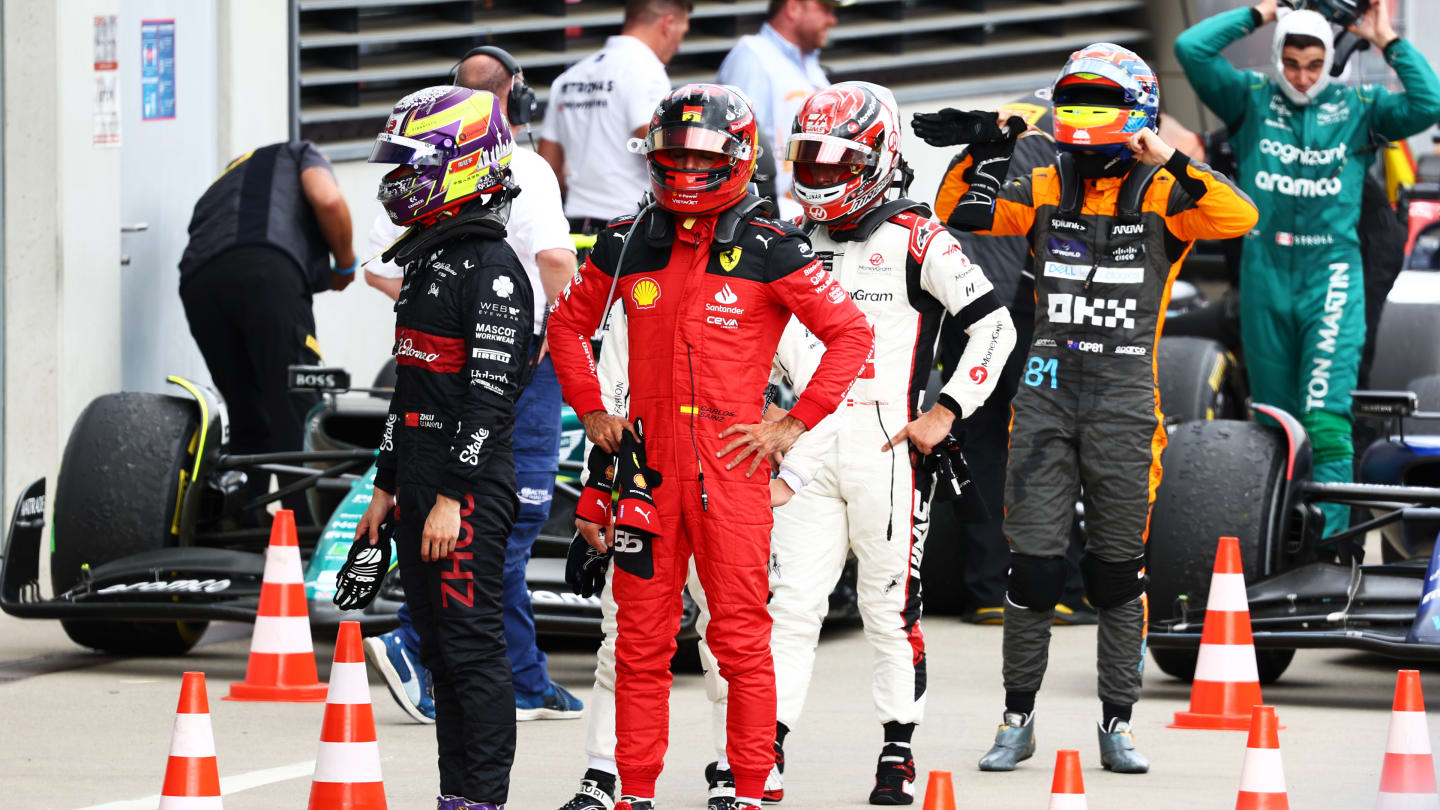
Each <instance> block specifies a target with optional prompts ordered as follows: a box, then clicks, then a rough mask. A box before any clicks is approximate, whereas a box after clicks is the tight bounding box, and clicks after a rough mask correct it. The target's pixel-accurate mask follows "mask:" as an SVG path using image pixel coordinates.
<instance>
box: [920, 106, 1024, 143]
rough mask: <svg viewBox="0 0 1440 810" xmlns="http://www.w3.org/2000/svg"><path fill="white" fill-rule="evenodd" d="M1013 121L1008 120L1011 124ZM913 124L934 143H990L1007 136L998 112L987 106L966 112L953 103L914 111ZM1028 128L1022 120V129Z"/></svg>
mask: <svg viewBox="0 0 1440 810" xmlns="http://www.w3.org/2000/svg"><path fill="white" fill-rule="evenodd" d="M1013 121H1014V119H1013V118H1012V119H1011V121H1007V122H1006V126H1010V125H1011V123H1012V122H1013ZM910 128H911V129H912V130H914V131H915V134H916V135H918V136H919V137H920V140H922V141H924V142H925V143H928V144H930V145H931V146H959V145H960V144H962V143H987V142H994V141H1002V140H1004V139H1005V137H1006V132H1005V130H1003V129H1001V128H1000V122H999V121H998V120H996V118H995V113H994V112H991V111H988V110H970V111H969V112H965V111H963V110H957V109H955V108H953V107H946V108H945V109H943V110H941V111H940V112H933V113H915V114H914V115H913V116H911V118H910ZM1024 130H1025V123H1024V122H1023V121H1022V122H1021V123H1020V131H1019V132H1016V133H1015V135H1016V137H1019V134H1020V132H1023V131H1024Z"/></svg>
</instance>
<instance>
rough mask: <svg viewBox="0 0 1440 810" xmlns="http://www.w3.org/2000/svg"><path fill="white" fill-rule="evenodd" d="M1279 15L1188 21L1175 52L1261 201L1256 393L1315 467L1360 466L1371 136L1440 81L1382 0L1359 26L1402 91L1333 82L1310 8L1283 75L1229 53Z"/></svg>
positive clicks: (1244, 300) (1254, 254)
mask: <svg viewBox="0 0 1440 810" xmlns="http://www.w3.org/2000/svg"><path fill="white" fill-rule="evenodd" d="M1275 19H1276V0H1264V2H1261V3H1260V4H1259V5H1257V6H1255V7H1254V8H1240V9H1234V10H1232V11H1227V12H1224V13H1223V14H1217V15H1215V16H1214V17H1211V18H1210V19H1208V20H1204V21H1202V22H1200V23H1199V24H1197V25H1195V26H1193V27H1192V28H1190V29H1189V30H1187V31H1185V32H1184V33H1182V34H1181V35H1180V36H1179V38H1177V39H1176V40H1175V55H1176V57H1177V58H1178V59H1179V60H1180V64H1181V66H1182V67H1183V68H1184V70H1185V75H1186V77H1187V78H1188V79H1189V80H1190V83H1191V84H1192V85H1193V86H1194V88H1195V92H1196V93H1197V94H1198V95H1199V96H1200V99H1201V100H1202V101H1204V102H1205V104H1206V106H1208V107H1209V108H1210V109H1211V110H1212V111H1214V112H1215V114H1216V115H1218V116H1219V117H1220V119H1221V120H1223V121H1224V122H1225V125H1226V126H1227V127H1228V128H1229V131H1230V143H1231V146H1232V147H1233V149H1234V152H1235V160H1236V163H1237V165H1238V167H1239V171H1238V172H1237V173H1236V176H1235V179H1236V182H1238V183H1239V185H1240V187H1241V188H1242V189H1243V190H1244V191H1245V193H1246V194H1248V195H1250V198H1251V199H1253V200H1254V201H1255V203H1256V205H1257V207H1258V208H1259V209H1260V222H1259V224H1258V225H1257V226H1256V228H1255V230H1254V231H1252V232H1251V233H1250V235H1249V236H1248V237H1247V238H1246V240H1245V246H1244V251H1243V255H1242V259H1241V272H1240V328H1241V334H1242V340H1243V343H1244V346H1245V363H1246V369H1247V371H1248V374H1249V378H1250V391H1251V396H1252V398H1253V399H1254V401H1256V402H1264V403H1267V404H1270V405H1276V406H1279V407H1281V408H1284V409H1285V410H1287V411H1289V412H1290V413H1293V414H1295V415H1297V416H1298V417H1299V419H1300V422H1301V424H1302V425H1304V426H1305V430H1306V432H1307V433H1308V434H1309V436H1310V442H1311V445H1312V447H1313V450H1314V459H1315V471H1314V477H1315V480H1317V481H1328V482H1343V481H1350V480H1351V477H1352V470H1351V465H1352V457H1353V456H1354V448H1353V445H1352V442H1351V436H1350V434H1351V421H1350V391H1351V390H1352V389H1354V388H1355V385H1356V374H1357V372H1358V369H1359V365H1360V357H1361V350H1362V346H1363V343H1364V340H1365V296H1364V286H1363V282H1362V280H1361V273H1360V270H1361V266H1362V265H1361V254H1360V241H1359V237H1358V235H1357V232H1356V224H1357V222H1358V220H1359V217H1360V198H1361V193H1362V188H1363V185H1364V178H1365V173H1366V171H1367V170H1369V168H1370V166H1371V164H1372V163H1373V162H1374V160H1375V156H1376V151H1375V144H1377V143H1384V142H1388V141H1393V140H1398V139H1401V138H1405V137H1408V136H1410V135H1413V134H1415V133H1417V132H1420V131H1422V130H1424V129H1425V128H1426V127H1429V126H1430V125H1432V124H1434V123H1435V121H1436V119H1437V118H1440V81H1437V79H1436V76H1435V72H1434V71H1433V70H1432V69H1431V68H1430V66H1429V65H1428V64H1426V62H1425V59H1424V57H1422V56H1421V55H1420V52H1419V51H1418V50H1417V49H1416V48H1415V47H1414V46H1413V45H1411V44H1410V43H1409V42H1406V41H1405V40H1402V39H1400V37H1399V36H1397V35H1396V33H1395V30H1394V29H1393V28H1392V27H1391V25H1390V16H1389V11H1388V3H1384V2H1380V3H1376V4H1374V5H1373V6H1372V7H1371V9H1370V10H1369V11H1368V12H1367V13H1366V14H1365V15H1364V16H1363V17H1362V18H1361V19H1359V20H1357V21H1356V23H1355V24H1354V25H1352V26H1351V27H1350V30H1351V31H1353V32H1354V33H1355V34H1357V35H1359V36H1361V37H1363V38H1365V39H1366V40H1368V41H1369V42H1370V43H1371V44H1372V45H1373V46H1374V47H1375V48H1377V49H1378V50H1380V51H1381V52H1383V53H1384V55H1385V60H1386V62H1388V63H1389V65H1390V67H1391V68H1392V69H1393V70H1394V71H1395V73H1396V74H1397V75H1398V76H1399V78H1400V81H1401V83H1402V84H1403V85H1404V87H1405V92H1403V93H1392V92H1389V91H1387V90H1386V89H1384V88H1382V87H1377V86H1374V85H1364V86H1361V87H1349V86H1345V85H1342V84H1337V83H1331V82H1330V75H1329V73H1330V66H1331V62H1332V60H1333V52H1334V45H1333V36H1334V35H1333V32H1332V29H1331V26H1330V23H1329V22H1327V21H1326V20H1325V19H1324V18H1323V17H1321V16H1320V15H1319V14H1317V13H1315V12H1313V11H1292V12H1290V13H1289V14H1288V15H1286V16H1284V17H1283V18H1281V19H1280V21H1279V24H1278V25H1277V26H1276V30H1275V37H1274V47H1273V51H1274V56H1275V62H1276V70H1277V74H1278V75H1277V76H1276V77H1275V78H1269V77H1267V76H1264V75H1262V74H1259V73H1255V72H1252V71H1242V70H1238V69H1236V68H1235V67H1233V66H1232V65H1230V63H1229V62H1227V61H1226V60H1225V58H1224V57H1223V56H1222V55H1221V51H1222V50H1224V49H1225V47H1226V46H1228V45H1230V43H1232V42H1235V41H1236V40H1239V39H1241V38H1243V37H1245V36H1246V35H1248V34H1250V33H1251V32H1253V31H1255V30H1256V29H1257V28H1260V27H1261V26H1263V25H1265V24H1267V23H1269V22H1271V21H1273V20H1275ZM1321 509H1322V511H1323V512H1324V513H1325V523H1326V533H1327V534H1333V533H1334V532H1336V531H1340V530H1343V529H1344V528H1346V527H1347V526H1348V525H1349V519H1348V512H1349V507H1346V506H1342V505H1339V504H1324V505H1322V507H1321Z"/></svg>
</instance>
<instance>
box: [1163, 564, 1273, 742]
mask: <svg viewBox="0 0 1440 810" xmlns="http://www.w3.org/2000/svg"><path fill="white" fill-rule="evenodd" d="M1260 703H1261V699H1260V674H1259V672H1258V671H1257V670H1256V667H1255V641H1254V638H1253V637H1252V636H1251V635H1250V603H1249V602H1248V601H1247V600H1246V597H1245V572H1244V570H1243V568H1242V567H1241V565H1240V541H1239V540H1238V539H1236V538H1234V537H1222V538H1220V547H1219V548H1218V549H1217V550H1216V552H1215V573H1214V575H1213V576H1212V577H1211V578H1210V596H1209V598H1208V599H1207V600H1206V602H1205V630H1204V632H1202V633H1201V635H1200V658H1199V660H1197V661H1196V662H1195V682H1194V683H1193V684H1191V686H1190V711H1188V712H1176V713H1175V722H1174V723H1171V724H1170V728H1209V729H1228V730H1231V731H1244V730H1246V729H1248V728H1250V709H1251V708H1252V707H1254V706H1258V705H1260Z"/></svg>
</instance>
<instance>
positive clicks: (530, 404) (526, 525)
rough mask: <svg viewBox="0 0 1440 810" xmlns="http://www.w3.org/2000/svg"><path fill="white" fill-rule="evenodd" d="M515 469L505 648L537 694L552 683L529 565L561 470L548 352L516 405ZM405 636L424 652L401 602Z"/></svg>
mask: <svg viewBox="0 0 1440 810" xmlns="http://www.w3.org/2000/svg"><path fill="white" fill-rule="evenodd" d="M514 441H515V472H516V480H517V482H518V485H519V488H520V489H519V493H518V495H519V497H520V512H519V514H518V515H517V516H516V518H515V528H514V529H513V530H512V531H511V533H510V537H509V538H508V539H507V540H506V543H505V574H504V583H505V596H504V600H503V601H504V609H505V649H506V652H507V654H508V655H509V657H510V669H511V671H512V672H513V680H514V685H515V694H516V695H517V696H520V697H536V696H538V695H540V694H543V693H544V692H545V691H546V690H548V689H549V688H550V673H549V672H548V671H547V670H546V668H545V653H543V652H541V651H540V648H539V647H537V646H536V644H535V614H534V612H533V611H532V609H531V606H530V589H529V588H528V587H527V586H526V584H525V567H526V565H527V564H528V563H529V562H530V549H531V547H532V546H534V545H535V538H537V537H539V536H540V528H541V527H542V526H544V525H545V521H546V520H547V519H549V517H550V502H551V500H552V498H553V497H554V492H555V473H556V471H557V470H558V469H559V464H558V462H559V459H560V379H559V378H558V377H556V376H555V366H554V365H553V364H552V363H551V362H550V357H549V356H548V355H547V356H546V357H545V359H544V360H541V361H540V365H539V367H538V368H536V369H535V377H534V378H533V379H532V380H530V384H529V385H527V386H526V387H525V390H524V392H522V393H521V395H520V401H519V402H517V403H516V405H515V439H514ZM398 617H399V619H400V628H399V633H400V638H401V639H402V640H403V641H404V642H405V649H406V650H408V651H409V652H410V654H411V655H412V656H413V657H415V658H417V659H418V658H419V655H420V637H419V636H418V635H416V633H415V628H414V627H412V626H411V624H410V608H409V605H401V607H400V612H399V614H398Z"/></svg>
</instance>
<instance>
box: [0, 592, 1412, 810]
mask: <svg viewBox="0 0 1440 810" xmlns="http://www.w3.org/2000/svg"><path fill="white" fill-rule="evenodd" d="M925 629H926V637H927V639H928V642H929V643H928V649H929V651H930V693H929V707H928V717H927V720H926V722H925V724H923V725H922V726H921V727H920V729H919V731H918V732H917V734H916V738H915V751H916V760H917V765H918V767H919V770H920V772H921V782H922V784H923V781H924V778H925V777H924V774H925V772H926V771H928V770H930V769H948V770H951V771H953V772H954V774H955V782H956V790H957V795H958V796H959V798H960V801H961V806H963V807H973V808H997V810H998V808H1010V807H1042V806H1044V805H1045V803H1046V802H1047V798H1048V795H1049V794H1048V791H1049V785H1050V777H1051V769H1052V768H1053V763H1054V757H1055V750H1056V749H1058V748H1062V747H1074V748H1078V749H1079V750H1080V752H1081V758H1082V762H1083V764H1084V768H1085V774H1084V775H1085V780H1086V787H1087V789H1088V791H1089V797H1090V806H1091V807H1092V808H1112V807H1123V806H1130V807H1137V806H1143V807H1160V806H1163V807H1166V808H1176V809H1177V810H1178V809H1180V808H1197V809H1198V808H1206V810H1213V809H1214V808H1218V807H1227V806H1231V805H1232V804H1233V802H1234V800H1235V792H1236V786H1237V784H1238V781H1239V776H1240V764H1241V760H1242V758H1243V756H1244V747H1245V735H1244V734H1243V733H1239V732H1199V731H1176V730H1169V729H1166V728H1165V727H1164V726H1165V724H1166V723H1167V722H1168V721H1169V720H1170V718H1171V715H1172V713H1173V712H1174V711H1176V710H1177V709H1183V708H1185V706H1186V701H1187V698H1188V689H1187V687H1185V686H1183V685H1181V684H1179V683H1177V682H1175V681H1172V680H1170V679H1168V678H1166V677H1165V676H1164V675H1163V674H1161V673H1160V672H1159V671H1158V670H1154V669H1152V670H1151V671H1150V672H1148V673H1147V675H1146V689H1145V696H1144V699H1143V700H1142V701H1141V703H1140V705H1139V707H1138V709H1137V712H1136V717H1135V719H1136V726H1137V740H1138V742H1139V744H1140V746H1141V749H1142V750H1143V751H1145V752H1146V753H1147V754H1148V755H1149V756H1150V758H1151V760H1152V761H1153V762H1154V768H1153V770H1152V772H1151V773H1150V774H1149V775H1147V776H1118V775H1114V774H1110V773H1106V772H1104V771H1102V770H1101V769H1100V768H1099V763H1098V755H1097V754H1096V750H1095V731H1094V728H1095V727H1094V722H1095V719H1096V715H1097V711H1098V707H1097V704H1096V700H1095V698H1094V688H1095V679H1094V675H1093V672H1094V669H1093V664H1092V657H1091V656H1092V655H1093V650H1094V644H1095V633H1094V630H1093V628H1083V627H1077V628H1058V629H1057V630H1056V632H1055V637H1054V646H1053V648H1052V654H1051V672H1050V678H1049V680H1048V682H1047V684H1046V689H1045V690H1044V691H1043V692H1042V693H1041V697H1040V703H1039V719H1038V720H1037V722H1038V723H1039V726H1038V732H1039V743H1040V750H1039V752H1038V754H1037V755H1036V757H1035V758H1034V759H1033V760H1031V761H1029V762H1027V763H1026V764H1025V765H1024V766H1022V767H1021V769H1020V770H1019V771H1016V772H1015V773H1012V774H982V773H979V772H978V771H976V770H975V767H974V765H975V762H976V760H977V759H978V758H979V757H980V755H981V753H983V751H984V750H985V748H986V747H987V746H988V743H989V740H990V737H991V734H992V732H993V728H994V723H995V722H996V720H997V719H998V714H999V706H1000V702H1001V697H1002V690H1001V686H1000V677H999V670H1000V662H999V657H1000V635H1001V631H1000V629H999V628H985V627H972V626H968V625H963V624H960V623H959V622H957V621H955V620H953V619H948V618H936V619H934V620H931V621H928V622H927V625H926V628H925ZM217 630H219V631H220V632H219V633H218V634H217V635H216V636H215V637H217V638H221V639H225V638H227V637H228V639H229V640H221V641H219V642H217V643H209V644H206V645H205V646H203V647H201V648H199V649H197V650H195V651H194V652H193V653H192V654H191V655H188V656H185V657H183V658H176V659H149V660H140V659H129V660H110V659H101V660H100V662H99V663H96V662H95V660H94V659H93V658H92V656H90V655H89V654H88V653H83V652H80V651H78V649H77V648H75V647H74V646H73V645H71V644H70V643H69V642H68V640H66V639H65V638H64V636H63V634H62V633H61V632H60V628H59V626H58V625H56V624H54V623H51V622H21V621H18V620H15V619H11V618H8V617H5V618H3V619H0V637H3V638H5V639H6V642H5V644H4V649H3V651H0V712H3V717H4V725H5V729H6V733H5V735H4V739H5V744H3V745H0V773H3V774H5V777H4V785H5V789H4V792H3V796H4V797H3V799H0V806H3V807H5V808H7V810H29V809H30V808H46V809H47V810H53V809H55V808H91V807H94V806H97V805H102V806H105V807H107V808H112V810H119V809H120V808H136V809H137V810H138V808H147V807H148V808H153V807H155V805H156V800H155V798H154V796H155V795H156V794H158V792H159V789H160V784H161V779H162V776H163V774H164V770H165V761H166V755H167V752H168V746H169V738H170V728H171V723H172V717H173V714H172V713H173V712H174V709H175V702H176V697H177V694H178V688H179V674H180V673H181V672H182V671H184V670H186V669H200V670H203V671H205V672H206V674H207V677H208V680H209V684H210V698H211V712H212V716H213V722H214V728H215V738H216V739H215V742H216V749H217V753H218V756H219V764H220V773H221V776H222V777H223V778H225V779H226V782H227V786H229V787H230V788H232V789H229V790H227V793H226V796H225V806H226V807H227V808H228V809H229V810H247V808H255V809H256V810H259V809H260V808H264V809H265V810H274V809H275V808H287V809H288V808H295V807H303V806H304V803H305V801H306V797H307V795H308V791H309V775H310V770H309V766H308V762H309V761H310V760H312V759H313V758H314V756H315V747H316V741H317V740H318V734H319V726H320V719H321V713H322V710H321V707H320V705H318V704H310V705H303V704H239V703H226V702H224V701H221V700H220V699H219V698H220V697H221V696H223V695H224V694H225V693H226V691H227V690H228V688H229V683H230V682H231V681H233V680H237V679H240V678H241V677H243V675H244V669H245V651H246V649H247V642H246V640H245V637H244V634H243V628H235V627H219V628H217ZM317 646H318V647H319V650H318V653H319V655H321V656H323V657H324V660H325V661H328V660H329V655H330V649H329V645H327V644H322V645H317ZM869 661H870V652H869V649H868V647H867V645H866V642H865V640H864V636H863V634H862V632H861V631H860V630H859V628H858V627H845V628H840V629H837V630H834V631H831V632H829V633H827V634H826V636H825V639H824V640H823V642H822V644H821V648H820V653H819V659H818V661H817V665H816V669H815V678H816V683H815V685H814V687H813V688H812V689H811V692H810V702H809V706H808V707H807V709H808V710H807V714H806V716H805V719H804V722H803V723H802V724H801V725H800V727H799V728H797V729H796V730H795V731H794V733H792V734H791V736H790V739H789V742H788V744H787V747H786V750H787V755H788V762H789V765H788V769H787V780H786V788H787V798H786V800H785V802H784V804H783V807H789V808H797V809H798V808H852V807H853V808H859V807H864V806H866V805H865V804H864V802H865V798H866V796H867V795H868V791H869V788H870V785H871V774H872V770H871V768H872V767H873V762H874V757H875V755H876V753H877V749H878V744H879V736H880V735H879V728H878V724H877V723H876V721H875V718H874V715H873V713H872V710H871V708H870V701H869V697H868V691H869ZM550 662H551V673H552V676H553V677H554V678H555V679H556V680H558V681H560V682H562V683H564V684H565V685H567V686H569V687H570V688H571V689H573V690H574V691H576V692H577V694H580V695H581V696H582V697H585V696H588V694H589V681H590V674H591V669H592V665H593V664H592V662H593V655H592V654H591V653H590V652H589V651H588V650H586V649H583V648H576V647H573V646H572V647H570V648H569V649H566V650H560V651H555V652H553V653H552V654H551V657H550ZM76 665H82V666H79V667H78V668H72V669H62V671H58V672H48V673H46V672H45V670H48V669H52V668H57V667H62V668H63V667H66V666H76ZM1395 668H1396V665H1395V664H1394V663H1392V662H1388V661H1384V660H1381V659H1377V658H1370V657H1365V656H1359V655H1356V654H1351V653H1344V652H1301V653H1300V655H1299V656H1298V657H1297V659H1296V661H1295V663H1294V665H1293V666H1292V667H1291V670H1290V672H1289V673H1287V674H1286V676H1285V678H1284V679H1283V680H1282V681H1281V682H1280V684H1278V685H1276V686H1273V687H1270V688H1269V689H1268V690H1267V691H1266V698H1267V700H1268V701H1269V702H1271V703H1273V704H1275V705H1276V706H1277V707H1278V710H1279V715H1280V720H1281V722H1282V723H1283V724H1284V725H1285V726H1286V728H1285V730H1283V731H1282V732H1281V736H1280V743H1281V747H1282V749H1283V752H1284V754H1283V756H1284V761H1285V770H1286V777H1287V780H1286V781H1287V784H1288V785H1289V788H1290V796H1291V806H1293V807H1312V808H1322V807H1323V808H1358V807H1367V806H1370V805H1372V804H1373V802H1374V796H1375V790H1376V786H1377V784H1378V781H1379V772H1380V764H1381V760H1382V758H1383V753H1384V748H1385V740H1386V734H1387V728H1388V723H1389V714H1388V712H1389V707H1390V700H1391V693H1392V690H1393V684H1394V669H1395ZM327 672H328V664H325V665H322V667H321V677H322V679H323V678H324V677H325V676H326V673H327ZM1424 683H1425V688H1426V690H1427V691H1428V692H1429V693H1430V695H1431V700H1432V701H1434V700H1435V699H1436V697H1437V696H1440V675H1437V674H1436V673H1433V672H1432V673H1427V675H1426V676H1425V679H1424ZM371 695H372V698H373V700H374V701H375V704H376V712H375V715H376V720H377V724H378V726H379V728H378V733H379V738H380V747H381V752H382V757H383V768H384V773H385V784H386V789H387V792H388V795H389V801H390V806H391V807H392V808H397V810H398V809H399V808H406V809H408V808H429V807H432V806H433V804H432V802H433V798H432V797H433V796H434V785H435V780H436V778H437V777H436V774H435V766H434V751H435V748H434V745H435V743H434V734H433V730H432V728H431V727H428V726H419V725H415V724H412V723H409V722H408V721H407V718H406V716H405V715H404V714H402V713H401V711H400V710H399V709H398V708H397V707H396V706H395V705H394V704H393V703H392V702H391V699H390V697H389V693H388V692H387V691H386V690H385V688H384V686H383V685H382V684H381V683H380V682H379V680H377V679H372V687H371ZM709 718H710V712H709V707H708V705H707V704H706V701H705V697H704V690H703V687H702V684H701V679H700V677H699V676H698V675H681V676H678V677H677V679H676V684H675V690H674V696H673V713H672V719H671V729H672V742H673V744H672V746H671V749H670V754H669V758H668V765H669V767H668V769H667V771H666V773H665V775H664V776H663V777H662V778H661V781H660V786H659V792H660V796H659V798H660V800H661V801H662V803H663V807H665V808H682V807H688V808H701V807H704V792H703V788H704V784H703V781H702V776H701V774H702V771H703V768H704V766H705V763H706V762H708V761H710V760H711V759H713V754H712V753H711V751H710V744H709V739H710V736H709V729H708V725H709ZM1433 725H1440V724H1432V726H1433ZM584 731H585V727H584V721H583V720H576V721H552V722H532V723H527V724H524V725H522V726H521V730H520V736H519V752H518V756H517V759H516V764H515V769H514V778H513V788H512V792H511V801H510V807H511V808H512V810H553V808H555V807H558V806H559V805H560V804H562V803H563V802H564V801H565V800H566V799H567V798H568V796H569V795H570V792H571V790H572V788H573V786H574V783H575V780H577V779H578V778H579V776H580V773H581V771H582V769H583V767H584V757H583V751H582V748H583V744H584ZM1435 732H1436V728H1434V727H1432V729H1431V736H1432V740H1433V739H1434V738H1435ZM257 772H258V773H257ZM273 780H279V781H273ZM256 783H263V784H258V785H257V784H256ZM236 787H239V788H245V789H239V790H237V789H233V788H236ZM147 797H148V798H147ZM1137 799H1139V800H1140V801H1139V802H1138V803H1137ZM136 800H138V801H136ZM918 806H919V805H918V804H917V807H918Z"/></svg>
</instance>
